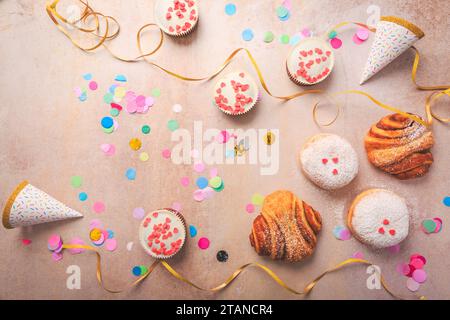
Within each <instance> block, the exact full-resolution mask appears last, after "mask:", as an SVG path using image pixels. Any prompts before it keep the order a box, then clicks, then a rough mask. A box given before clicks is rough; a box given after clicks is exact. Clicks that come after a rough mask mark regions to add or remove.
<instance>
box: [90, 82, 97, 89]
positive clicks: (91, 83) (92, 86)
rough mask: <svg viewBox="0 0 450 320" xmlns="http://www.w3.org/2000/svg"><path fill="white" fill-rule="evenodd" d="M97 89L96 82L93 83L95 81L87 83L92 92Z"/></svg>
mask: <svg viewBox="0 0 450 320" xmlns="http://www.w3.org/2000/svg"><path fill="white" fill-rule="evenodd" d="M97 88H98V84H97V82H95V81H91V82H89V89H91V90H92V91H95V90H97Z"/></svg>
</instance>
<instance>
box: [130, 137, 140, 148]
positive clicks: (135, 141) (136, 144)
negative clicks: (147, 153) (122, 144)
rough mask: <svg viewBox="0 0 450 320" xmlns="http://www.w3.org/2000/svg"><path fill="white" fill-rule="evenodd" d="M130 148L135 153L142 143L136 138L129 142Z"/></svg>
mask: <svg viewBox="0 0 450 320" xmlns="http://www.w3.org/2000/svg"><path fill="white" fill-rule="evenodd" d="M129 145H130V148H131V149H133V150H135V151H137V150H139V149H140V148H141V147H142V141H141V140H139V139H138V138H133V139H131V140H130V142H129Z"/></svg>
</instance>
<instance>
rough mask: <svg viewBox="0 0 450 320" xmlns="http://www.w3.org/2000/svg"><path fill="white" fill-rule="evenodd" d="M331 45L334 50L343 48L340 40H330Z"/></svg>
mask: <svg viewBox="0 0 450 320" xmlns="http://www.w3.org/2000/svg"><path fill="white" fill-rule="evenodd" d="M330 44H331V47H332V48H333V49H339V48H340V47H342V40H341V39H339V38H333V39H331V40H330Z"/></svg>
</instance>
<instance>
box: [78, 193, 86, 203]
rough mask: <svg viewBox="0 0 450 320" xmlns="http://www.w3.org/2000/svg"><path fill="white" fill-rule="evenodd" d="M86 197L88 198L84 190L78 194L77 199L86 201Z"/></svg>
mask: <svg viewBox="0 0 450 320" xmlns="http://www.w3.org/2000/svg"><path fill="white" fill-rule="evenodd" d="M87 198H88V195H87V193H86V192H80V193H79V194H78V199H79V200H80V201H86V200H87Z"/></svg>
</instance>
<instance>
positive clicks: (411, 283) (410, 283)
mask: <svg viewBox="0 0 450 320" xmlns="http://www.w3.org/2000/svg"><path fill="white" fill-rule="evenodd" d="M406 287H407V288H408V290H409V291H412V292H416V291H417V290H419V288H420V283H418V282H416V281H415V280H414V279H413V278H409V279H408V280H406Z"/></svg>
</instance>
